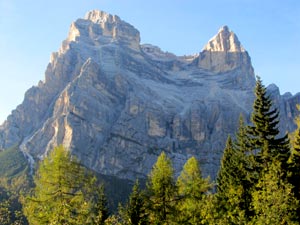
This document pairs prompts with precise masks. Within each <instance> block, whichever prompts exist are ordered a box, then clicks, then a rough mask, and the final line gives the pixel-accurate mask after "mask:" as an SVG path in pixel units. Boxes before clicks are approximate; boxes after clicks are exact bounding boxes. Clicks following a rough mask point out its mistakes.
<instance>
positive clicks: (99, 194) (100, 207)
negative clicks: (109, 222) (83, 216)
mask: <svg viewBox="0 0 300 225" xmlns="http://www.w3.org/2000/svg"><path fill="white" fill-rule="evenodd" d="M94 183H96V182H94V181H93V180H92V182H91V184H90V188H89V190H91V191H90V193H88V194H89V195H90V196H91V199H90V205H91V209H90V210H92V211H91V213H90V216H89V217H88V219H87V221H88V222H89V223H90V224H97V225H102V224H105V220H106V219H107V218H108V216H109V212H108V207H107V199H106V196H105V192H104V185H103V184H101V185H94Z"/></svg>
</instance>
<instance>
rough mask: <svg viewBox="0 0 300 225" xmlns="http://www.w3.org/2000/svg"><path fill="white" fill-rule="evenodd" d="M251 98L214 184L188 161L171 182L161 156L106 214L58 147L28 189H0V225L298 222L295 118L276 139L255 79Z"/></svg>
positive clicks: (98, 188)
mask: <svg viewBox="0 0 300 225" xmlns="http://www.w3.org/2000/svg"><path fill="white" fill-rule="evenodd" d="M255 96H256V98H255V101H254V103H253V111H252V114H251V118H250V120H251V122H250V123H246V122H245V120H244V118H243V117H242V116H241V117H240V121H239V128H238V130H237V132H236V134H235V136H232V137H231V136H228V139H227V142H226V146H225V149H224V153H223V157H222V160H221V163H220V169H219V172H218V176H217V179H216V180H215V181H212V180H210V178H209V177H206V178H205V177H203V176H202V173H201V165H199V162H198V161H197V159H196V158H195V157H191V158H190V159H188V160H187V161H186V163H185V165H184V167H183V169H182V171H181V173H180V175H179V176H178V177H175V171H174V168H173V166H172V162H171V159H170V158H169V157H168V155H167V154H166V153H165V152H163V151H162V152H161V154H160V155H159V157H158V158H157V161H156V163H155V164H154V165H153V168H152V170H151V171H150V173H149V174H148V177H147V180H146V181H145V185H141V182H140V181H138V180H137V181H136V182H135V184H134V185H133V188H132V191H131V194H130V195H129V197H128V200H127V202H125V203H122V204H121V203H120V204H119V206H118V210H115V211H113V212H112V211H111V210H110V209H109V208H108V204H107V198H106V195H105V188H106V187H105V185H103V184H102V183H101V181H99V180H98V179H97V177H96V176H95V175H94V174H93V173H92V172H91V171H90V170H88V169H87V168H85V167H84V166H82V165H81V164H80V161H79V160H78V159H76V157H75V156H73V155H71V153H70V152H69V151H68V150H67V149H65V148H64V147H63V146H58V147H56V148H54V149H53V151H51V152H50V153H49V154H48V156H47V157H45V158H44V159H43V160H42V161H41V162H40V164H39V166H38V168H37V171H36V172H35V174H34V178H33V180H32V181H26V182H32V183H33V185H32V186H33V188H31V189H30V190H29V191H28V190H26V191H25V190H23V189H19V190H15V191H14V192H13V191H10V190H7V188H6V187H5V186H3V187H1V188H0V196H1V198H0V224H3V225H6V224H15V225H16V224H32V225H42V224H57V225H58V224H66V225H67V224H70V225H71V224H74V225H75V224H89V225H93V224H115V225H117V224H124V225H147V224H156V225H170V224H171V225H172V224H187V225H189V224H191V225H192V224H193V225H194V224H207V225H209V224H213V225H216V224H220V225H221V224H222V225H224V224H225V225H227V224H228V225H235V224H236V225H240V224H245V225H246V224H247V225H262V224H264V225H268V224H270V225H271V224H272V225H274V224H275V225H277V224H278V225H281V224H282V225H284V224H300V203H299V200H300V118H295V122H296V124H297V126H298V128H297V129H296V130H295V131H294V132H293V133H291V134H288V133H286V134H283V135H282V132H280V130H279V128H278V127H279V111H278V109H277V108H276V107H274V105H273V103H272V101H271V99H270V97H269V96H268V94H267V90H266V87H265V86H264V85H263V83H262V81H261V79H260V78H259V77H258V78H257V82H256V87H255ZM1 163H2V162H1ZM24 166H25V165H24ZM0 170H1V168H0ZM18 182H25V181H24V180H22V181H18Z"/></svg>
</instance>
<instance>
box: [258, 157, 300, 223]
mask: <svg viewBox="0 0 300 225" xmlns="http://www.w3.org/2000/svg"><path fill="white" fill-rule="evenodd" d="M256 187H257V189H256V191H254V192H253V194H252V195H253V203H252V205H253V209H254V212H255V216H254V217H253V221H252V224H258V225H260V224H265V225H273V224H296V222H295V219H296V209H297V207H299V205H298V201H297V200H296V198H295V197H294V195H293V193H292V185H291V184H289V183H287V182H286V181H285V180H283V179H282V171H281V168H280V162H278V161H274V162H273V163H272V164H271V165H270V167H269V168H268V170H267V171H264V173H263V176H262V177H261V179H260V180H259V182H258V183H257V185H256Z"/></svg>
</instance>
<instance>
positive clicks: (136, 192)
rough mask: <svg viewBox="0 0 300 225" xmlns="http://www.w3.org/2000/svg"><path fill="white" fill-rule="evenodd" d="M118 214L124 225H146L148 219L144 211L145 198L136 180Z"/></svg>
mask: <svg viewBox="0 0 300 225" xmlns="http://www.w3.org/2000/svg"><path fill="white" fill-rule="evenodd" d="M119 214H120V217H121V219H122V224H124V225H146V224H148V223H147V221H148V218H147V215H146V209H145V196H144V193H143V192H142V190H141V189H140V185H139V181H138V180H136V182H135V184H134V186H133V188H132V192H131V194H130V196H129V201H128V203H127V204H126V205H125V207H122V206H120V208H119Z"/></svg>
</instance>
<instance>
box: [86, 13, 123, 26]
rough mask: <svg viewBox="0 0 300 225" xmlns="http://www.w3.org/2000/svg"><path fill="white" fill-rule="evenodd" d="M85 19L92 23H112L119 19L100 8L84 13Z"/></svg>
mask: <svg viewBox="0 0 300 225" xmlns="http://www.w3.org/2000/svg"><path fill="white" fill-rule="evenodd" d="M84 19H85V20H90V21H92V22H93V23H99V24H101V23H106V22H108V23H113V22H115V21H121V19H120V18H119V17H118V16H116V15H111V14H109V13H106V12H103V11H100V10H92V11H89V12H87V13H86V15H85V17H84Z"/></svg>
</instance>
